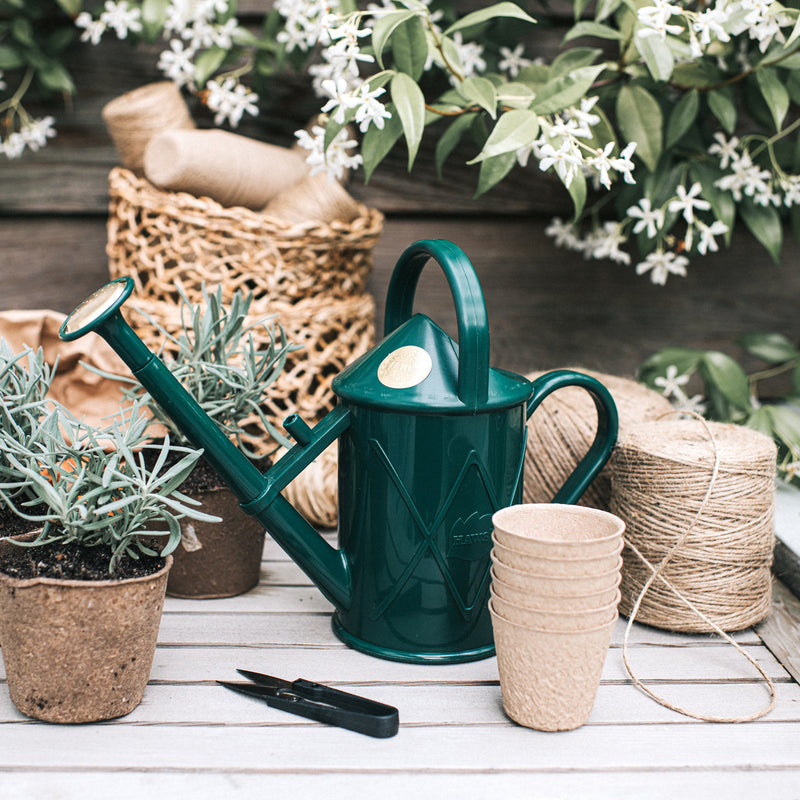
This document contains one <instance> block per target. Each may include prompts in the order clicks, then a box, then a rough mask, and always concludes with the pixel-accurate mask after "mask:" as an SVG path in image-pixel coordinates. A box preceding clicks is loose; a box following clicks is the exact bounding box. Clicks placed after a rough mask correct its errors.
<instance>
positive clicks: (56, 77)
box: [36, 61, 76, 94]
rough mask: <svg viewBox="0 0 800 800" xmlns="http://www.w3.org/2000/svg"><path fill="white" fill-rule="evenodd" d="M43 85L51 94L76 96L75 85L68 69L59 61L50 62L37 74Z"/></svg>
mask: <svg viewBox="0 0 800 800" xmlns="http://www.w3.org/2000/svg"><path fill="white" fill-rule="evenodd" d="M36 74H37V77H38V78H39V80H40V81H41V83H42V85H43V86H44V87H45V88H47V89H49V90H50V91H51V92H66V93H67V94H75V91H76V89H75V83H74V81H73V80H72V76H71V75H70V74H69V72H67V70H66V68H65V67H63V66H62V65H61V64H59V63H58V62H57V61H49V62H48V63H47V64H45V65H44V66H43V67H42V68H41V69H39V71H38V72H37V73H36Z"/></svg>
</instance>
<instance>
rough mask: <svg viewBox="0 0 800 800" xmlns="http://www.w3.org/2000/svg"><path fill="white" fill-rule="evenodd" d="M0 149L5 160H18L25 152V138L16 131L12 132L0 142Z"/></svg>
mask: <svg viewBox="0 0 800 800" xmlns="http://www.w3.org/2000/svg"><path fill="white" fill-rule="evenodd" d="M0 147H2V150H3V153H4V154H5V156H6V158H8V159H14V158H19V157H20V156H21V155H22V154H23V152H24V151H25V137H24V136H23V135H22V134H21V133H19V132H18V131H14V132H13V133H9V134H8V136H6V138H5V139H4V140H3V141H2V142H0Z"/></svg>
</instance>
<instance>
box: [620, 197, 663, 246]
mask: <svg viewBox="0 0 800 800" xmlns="http://www.w3.org/2000/svg"><path fill="white" fill-rule="evenodd" d="M627 214H628V216H629V217H635V218H636V219H637V220H638V222H636V224H635V225H634V226H633V232H634V233H641V232H642V231H646V232H647V235H648V236H649V237H650V238H651V239H653V238H655V236H656V234H657V233H658V231H659V230H660V229H661V228H662V227H663V225H664V212H663V210H662V209H660V208H652V207H651V205H650V198H649V197H643V198H642V199H641V200H639V205H636V206H631V207H630V208H629V209H628V211H627Z"/></svg>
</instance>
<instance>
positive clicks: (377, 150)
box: [361, 103, 403, 183]
mask: <svg viewBox="0 0 800 800" xmlns="http://www.w3.org/2000/svg"><path fill="white" fill-rule="evenodd" d="M387 109H388V110H389V112H390V113H391V115H392V116H391V117H390V118H389V119H387V120H385V121H384V125H383V130H382V131H380V130H378V129H377V128H376V127H375V126H374V125H370V126H369V128H367V132H366V133H365V134H364V136H363V138H362V140H361V157H362V158H363V159H364V182H365V183H369V179H370V177H371V176H372V173H373V172H374V171H375V167H377V166H378V164H380V163H381V161H383V159H384V158H385V157H386V156H387V155H388V154H389V152H390V151H391V149H392V148H393V147H394V145H395V143H396V142H397V140H398V139H399V138H400V137H401V136H402V135H403V123H402V122H401V121H400V117H399V116H398V115H397V112H396V109H395V107H394V105H393V104H392V103H389V105H388V106H387Z"/></svg>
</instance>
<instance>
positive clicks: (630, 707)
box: [0, 672, 800, 726]
mask: <svg viewBox="0 0 800 800" xmlns="http://www.w3.org/2000/svg"><path fill="white" fill-rule="evenodd" d="M226 675H227V672H226ZM230 677H231V678H232V679H238V676H234V675H232V674H231V676H230ZM337 686H338V687H339V688H341V689H344V690H345V691H350V692H355V693H356V694H361V695H364V696H366V697H371V698H373V699H375V700H377V701H379V702H382V703H389V704H391V705H394V706H396V707H397V708H398V709H399V712H400V720H401V722H402V723H403V724H404V725H442V726H453V725H508V724H510V721H509V719H508V717H507V716H506V715H505V713H504V711H503V709H502V700H501V695H500V687H499V684H498V682H496V681H495V682H494V683H486V684H436V685H430V684H423V685H420V684H413V685H407V684H390V685H376V684H371V685H367V686H363V685H351V684H348V683H344V684H337ZM663 688H664V691H666V692H668V693H669V694H670V696H671V697H672V698H673V699H674V700H675V701H676V702H677V703H679V704H680V705H682V706H684V707H687V708H691V709H692V710H695V711H704V712H707V713H714V714H717V715H718V716H729V717H734V716H737V715H740V714H741V713H742V711H743V710H744V711H750V710H751V709H756V708H758V707H759V704H760V703H763V701H764V692H763V689H762V688H761V687H759V686H757V685H755V684H747V683H726V684H715V685H713V686H709V685H708V684H705V683H670V684H667V685H666V687H663ZM777 689H778V698H779V702H778V706H777V708H776V709H775V710H774V711H773V712H771V713H770V714H769V716H768V717H765V718H763V719H762V720H761V721H759V722H758V723H757V724H766V723H768V722H770V723H771V722H778V721H795V722H800V686H798V685H797V684H796V683H794V682H791V683H780V684H778V687H777ZM24 720H25V717H23V716H22V715H21V714H20V713H19V712H18V711H17V710H16V709H15V708H14V707H13V705H12V704H11V701H10V699H9V698H8V695H7V693H5V692H0V723H9V722H21V721H24ZM663 722H669V723H677V724H697V722H696V721H695V720H692V719H690V718H688V717H686V716H683V715H681V714H679V713H677V712H675V711H671V710H669V709H667V708H664V707H663V706H661V705H659V704H658V703H656V702H654V701H653V700H652V699H650V698H649V697H647V696H646V695H645V694H644V693H643V692H640V691H639V690H638V689H636V688H635V687H633V686H631V685H629V684H627V685H622V684H613V683H603V684H601V685H600V688H599V690H598V693H597V698H596V700H595V704H594V708H593V710H592V714H591V717H590V718H589V721H588V722H587V723H586V724H588V725H649V724H657V723H663ZM109 724H114V725H216V726H220V725H274V726H296V725H313V724H315V723H313V722H311V721H309V720H304V719H302V718H300V717H296V716H293V715H291V714H286V713H283V712H280V711H277V710H275V709H271V708H269V707H268V706H266V705H264V704H263V703H259V702H257V701H254V700H251V699H248V698H242V697H238V696H236V695H232V694H231V693H230V691H229V690H227V689H224V688H222V687H221V686H216V685H214V684H210V683H203V684H151V685H150V686H148V687H147V691H146V692H145V695H144V699H143V700H142V702H141V704H140V705H139V706H138V707H137V708H136V709H135V710H134V711H132V712H131V713H130V714H128V715H127V716H126V717H122V718H120V719H118V720H115V721H114V722H113V723H109Z"/></svg>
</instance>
